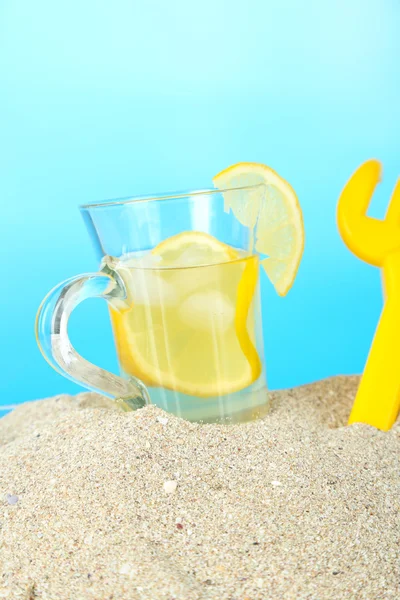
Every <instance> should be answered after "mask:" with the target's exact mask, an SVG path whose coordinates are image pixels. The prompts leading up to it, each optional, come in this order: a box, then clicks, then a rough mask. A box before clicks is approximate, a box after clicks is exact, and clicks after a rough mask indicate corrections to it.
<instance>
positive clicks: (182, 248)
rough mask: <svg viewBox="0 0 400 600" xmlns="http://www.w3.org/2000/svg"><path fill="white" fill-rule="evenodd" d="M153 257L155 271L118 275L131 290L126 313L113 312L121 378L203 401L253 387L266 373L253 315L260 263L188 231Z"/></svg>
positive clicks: (133, 267) (130, 269)
mask: <svg viewBox="0 0 400 600" xmlns="http://www.w3.org/2000/svg"><path fill="white" fill-rule="evenodd" d="M149 254H150V256H149V255H147V257H146V258H147V259H151V258H152V257H153V260H154V264H155V265H156V266H155V267H151V268H149V267H147V268H141V267H140V265H143V261H142V262H140V259H139V260H137V261H136V262H135V260H130V261H128V262H127V263H126V264H125V265H121V267H120V268H119V267H118V266H117V267H116V270H117V271H118V272H119V274H120V275H121V277H122V278H123V279H124V281H125V284H126V287H127V290H128V302H127V306H126V308H125V309H124V310H118V309H115V308H111V320H112V325H113V330H114V336H115V340H116V345H117V351H118V357H119V361H120V364H121V366H122V368H123V370H124V371H125V372H126V373H127V374H128V375H129V374H131V375H134V376H136V377H138V378H139V379H141V380H142V381H143V382H144V383H145V384H147V385H148V386H150V387H165V388H167V389H171V390H175V391H178V392H182V393H184V394H188V395H192V396H198V397H202V398H207V397H216V396H222V395H225V394H230V393H233V392H236V391H239V390H242V389H243V388H246V387H248V386H249V385H251V383H253V382H254V381H255V380H256V379H257V378H258V377H259V375H260V373H261V369H262V366H261V361H260V359H259V356H258V353H257V350H256V342H255V333H256V332H255V310H253V299H254V297H255V292H256V289H257V283H258V257H257V256H248V255H246V254H244V253H241V251H240V250H236V249H234V248H231V247H230V246H227V245H226V244H223V243H222V242H220V241H218V240H217V239H215V238H214V237H212V236H211V235H209V234H205V233H202V232H191V231H190V232H184V233H180V234H178V235H176V236H173V237H171V238H169V239H167V240H165V241H163V242H161V243H160V244H159V245H158V246H156V247H155V248H154V249H153V250H152V251H151V253H149ZM121 262H122V263H123V262H124V261H121ZM147 264H151V260H149V261H148V262H147ZM201 265H204V266H201ZM194 267H195V268H194Z"/></svg>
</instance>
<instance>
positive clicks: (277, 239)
mask: <svg viewBox="0 0 400 600" xmlns="http://www.w3.org/2000/svg"><path fill="white" fill-rule="evenodd" d="M213 183H214V185H215V187H216V188H218V189H220V190H224V191H223V194H224V200H225V210H227V211H229V210H232V212H233V214H234V215H235V217H236V218H237V219H238V220H239V221H240V222H241V223H242V225H245V226H246V227H249V228H251V229H253V228H254V229H255V250H256V251H257V252H259V253H260V254H263V255H266V256H267V258H264V259H263V260H262V261H261V264H262V266H263V267H264V269H265V271H266V273H267V275H268V277H269V279H270V280H271V282H272V284H273V285H274V287H275V289H276V291H277V292H278V294H279V295H280V296H285V295H286V294H287V293H288V291H289V290H290V288H291V287H292V285H293V282H294V280H295V278H296V274H297V270H298V268H299V265H300V261H301V257H302V255H303V249H304V226H303V216H302V211H301V208H300V204H299V201H298V199H297V196H296V193H295V191H294V190H293V188H292V187H291V185H290V184H289V183H288V182H287V181H285V180H284V179H283V178H282V177H280V176H279V175H278V174H277V173H276V172H275V171H273V170H272V169H271V168H270V167H267V166H266V165H263V164H260V163H238V164H236V165H233V166H231V167H228V168H227V169H225V170H224V171H221V172H220V173H218V175H216V176H215V177H214V179H213ZM258 184H263V185H264V186H265V195H261V194H259V193H253V194H252V193H251V191H250V192H249V190H243V193H242V194H240V193H238V192H235V193H229V188H242V187H246V186H253V185H258Z"/></svg>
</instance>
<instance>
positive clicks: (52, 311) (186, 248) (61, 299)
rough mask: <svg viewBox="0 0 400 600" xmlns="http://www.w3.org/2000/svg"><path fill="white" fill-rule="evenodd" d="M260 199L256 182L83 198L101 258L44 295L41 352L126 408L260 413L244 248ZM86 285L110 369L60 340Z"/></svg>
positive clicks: (253, 266)
mask: <svg viewBox="0 0 400 600" xmlns="http://www.w3.org/2000/svg"><path fill="white" fill-rule="evenodd" d="M264 201H265V188H264V186H262V185H255V186H249V187H245V188H235V189H230V190H222V191H219V190H201V191H194V192H188V193H179V194H170V195H165V196H159V197H154V198H153V197H147V198H125V199H121V200H112V201H105V202H100V203H97V204H87V205H84V206H82V207H81V213H82V216H83V218H84V221H85V223H86V226H87V229H88V231H89V235H90V238H91V240H92V242H93V244H94V247H95V251H96V254H97V257H98V260H99V263H100V269H99V272H98V273H89V274H84V275H79V276H77V277H74V278H72V279H70V280H68V281H66V282H63V283H61V284H59V285H58V286H57V287H55V288H54V289H53V290H52V291H51V292H50V293H49V294H48V295H47V297H46V298H45V299H44V301H43V303H42V305H41V307H40V309H39V312H38V316H37V323H36V331H37V339H38V344H39V347H40V349H41V351H42V353H43V355H44V356H45V358H46V360H47V361H48V362H49V363H50V364H51V365H52V366H53V367H54V368H55V369H56V370H58V371H59V372H61V373H62V374H63V375H64V376H66V377H68V378H70V379H72V380H73V381H76V382H78V383H80V384H83V385H84V386H85V387H87V388H88V389H92V390H96V391H100V392H102V393H103V394H106V395H108V396H110V397H112V398H114V399H115V400H116V401H117V402H118V403H119V404H120V406H121V407H122V408H123V409H124V410H131V409H135V408H139V407H141V406H144V405H145V404H148V403H153V404H156V405H157V406H160V407H161V408H163V409H164V410H166V411H168V412H171V413H174V414H176V415H178V416H180V417H183V418H185V419H188V420H191V421H202V422H241V421H246V420H251V419H254V418H257V417H259V416H262V415H263V414H265V413H266V411H267V410H268V394H267V386H266V376H265V366H264V352H263V337H262V323H261V303H260V290H259V256H258V254H257V253H256V252H255V250H254V227H255V225H256V223H257V219H258V211H259V207H260V206H261V204H262V202H264ZM232 206H235V207H236V210H235V215H236V216H235V215H234V214H233V212H232V210H231V209H230V207H232ZM237 207H240V210H238V209H237ZM160 244H161V245H160ZM171 257H173V258H171ZM177 257H178V258H177ZM88 297H102V298H104V299H105V300H106V301H107V302H108V304H109V309H110V317H111V322H112V326H113V332H114V339H115V344H116V350H117V354H118V359H119V365H120V376H117V375H114V374H112V373H109V372H107V371H105V370H103V369H101V368H99V367H97V366H95V365H93V364H91V363H89V362H88V361H86V360H85V359H84V358H82V357H81V356H80V355H79V354H78V353H77V352H76V350H75V349H74V348H73V347H72V345H71V343H70V341H69V338H68V332H67V328H68V319H69V315H70V314H71V312H72V310H73V309H74V308H75V306H77V304H79V303H80V302H82V301H83V300H84V299H86V298H88Z"/></svg>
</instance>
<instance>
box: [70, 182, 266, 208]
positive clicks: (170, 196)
mask: <svg viewBox="0 0 400 600" xmlns="http://www.w3.org/2000/svg"><path fill="white" fill-rule="evenodd" d="M262 187H264V188H265V184H264V183H255V184H252V185H244V186H238V187H231V188H224V189H217V188H205V189H200V190H189V191H178V192H166V193H165V194H150V195H140V196H126V197H124V198H115V199H106V200H100V201H94V202H86V203H85V204H80V205H79V209H80V210H89V209H93V208H103V207H111V206H121V205H124V204H134V203H139V202H155V201H157V200H179V199H182V198H188V197H191V196H193V197H196V196H211V195H213V194H224V193H225V192H237V191H242V190H254V189H257V188H262Z"/></svg>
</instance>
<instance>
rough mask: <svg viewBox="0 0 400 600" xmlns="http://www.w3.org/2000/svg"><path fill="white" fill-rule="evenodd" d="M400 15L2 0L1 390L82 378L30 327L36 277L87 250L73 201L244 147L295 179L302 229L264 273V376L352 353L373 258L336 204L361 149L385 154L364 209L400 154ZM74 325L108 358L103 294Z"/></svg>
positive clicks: (81, 260)
mask: <svg viewBox="0 0 400 600" xmlns="http://www.w3.org/2000/svg"><path fill="white" fill-rule="evenodd" d="M399 31H400V3H399V2H398V0H369V1H368V0H335V2H322V1H321V0H311V1H310V0H309V1H306V2H300V1H295V0H279V1H278V0H276V1H274V2H272V1H267V0H247V1H246V2H243V0H241V1H240V2H237V1H235V0H231V1H230V2H225V1H222V0H202V2H190V1H188V0H169V1H168V2H167V1H165V0H153V1H152V2H150V1H149V2H147V1H144V0H142V1H136V2H135V1H133V0H130V1H128V0H114V1H113V2H110V1H109V0H107V1H104V0H86V1H85V2H81V1H79V2H78V1H77V0H69V1H68V2H54V0H35V2H32V0H0V82H1V95H0V120H1V133H0V152H1V156H0V159H1V160H0V202H1V211H0V250H1V272H2V274H1V280H0V281H1V295H0V307H1V318H0V328H1V329H0V335H1V345H0V364H1V378H0V386H1V392H2V393H1V395H0V404H1V403H3V404H11V403H14V402H16V403H18V402H22V401H25V400H30V399H34V398H39V397H44V396H50V395H52V394H57V393H61V392H71V393H75V392H77V391H79V390H80V388H79V387H78V386H75V385H74V384H72V383H71V382H69V381H67V380H66V379H63V378H62V377H61V376H60V375H58V374H57V373H56V372H54V371H52V370H51V368H50V367H49V366H48V365H47V363H46V362H45V361H44V360H43V358H42V357H41V355H40V353H39V351H38V349H37V347H36V342H35V339H34V334H33V324H34V318H35V313H36V309H37V307H38V305H39V303H40V301H41V299H42V297H43V296H44V295H45V293H47V291H48V290H49V289H50V288H51V287H53V285H55V284H56V283H57V282H59V281H60V280H62V279H64V278H67V277H69V276H71V275H74V274H76V273H79V272H83V271H88V270H96V268H97V264H96V261H95V257H94V252H93V250H92V247H91V244H90V242H89V239H88V237H87V233H86V231H85V229H84V225H83V222H82V220H81V217H80V215H79V212H78V210H77V206H78V204H79V203H82V202H86V201H93V200H98V199H103V198H112V197H118V196H126V195H129V194H142V193H152V192H161V191H165V190H179V189H189V188H191V187H198V186H208V185H210V180H211V177H212V176H213V175H214V174H215V173H217V172H218V171H219V170H220V169H222V168H224V167H226V166H227V165H229V164H232V163H235V162H237V161H246V160H249V161H259V162H264V163H266V164H268V165H270V166H272V167H273V168H274V169H276V170H277V171H278V172H279V173H280V174H281V175H282V176H284V177H285V178H287V179H288V180H289V181H290V182H291V183H292V184H293V186H294V188H295V189H296V191H297V192H298V195H299V198H300V201H301V204H302V207H303V211H304V218H305V225H306V234H307V246H306V251H305V255H304V260H303V263H302V266H301V268H300V271H299V275H298V280H297V282H296V284H295V286H294V288H293V290H292V292H291V293H290V295H289V296H288V297H287V298H285V299H280V298H278V297H277V296H276V294H275V292H274V290H273V289H272V287H271V286H270V285H269V283H268V282H267V281H266V280H265V279H264V280H263V288H264V308H265V311H264V313H265V314H264V328H265V337H266V351H267V371H268V375H269V384H270V387H271V388H279V387H286V386H293V385H298V384H301V383H304V382H309V381H312V380H315V379H318V378H322V377H326V376H328V375H334V374H340V373H354V372H360V371H361V370H362V368H363V364H364V361H365V358H366V354H367V351H368V347H369V344H370V341H371V338H372V335H373V331H374V328H375V325H376V321H377V318H378V315H379V312H380V308H381V290H380V278H379V273H378V271H377V270H376V269H374V268H373V267H369V266H368V265H365V264H363V263H361V262H359V261H358V260H357V259H356V258H355V257H353V256H352V255H351V254H350V253H349V252H348V251H347V249H346V248H345V247H344V245H343V244H342V242H341V240H340V238H339V235H338V233H337V230H336V225H335V208H336V202H337V198H338V195H339V193H340V191H341V189H342V187H343V185H344V183H345V182H346V180H347V179H348V178H349V176H350V174H351V173H352V171H353V170H354V169H355V168H356V167H357V166H358V165H359V164H360V163H361V162H362V161H364V160H365V159H367V158H370V157H377V158H379V159H381V161H382V162H383V164H384V169H385V174H384V177H385V179H384V182H383V184H382V185H381V186H380V188H379V191H378V192H377V194H376V197H375V198H374V202H373V205H372V208H371V214H374V215H375V216H383V213H384V207H385V205H386V204H387V202H388V199H389V195H390V192H391V190H392V189H393V186H394V183H395V180H396V178H397V176H398V175H399V174H400V68H399V64H400V62H399V59H400V36H399ZM71 329H72V332H71V335H72V339H73V341H74V343H75V345H76V346H77V348H78V349H79V350H80V351H81V353H82V354H84V355H85V356H86V357H87V358H89V359H90V360H92V361H94V362H96V363H97V364H100V365H102V366H104V367H107V368H109V369H112V370H116V359H115V355H114V350H113V345H112V339H111V330H110V326H109V324H108V319H107V311H106V307H105V305H104V303H102V301H100V300H97V301H96V300H95V301H89V302H88V303H87V304H86V305H84V306H82V307H79V309H78V310H77V311H76V314H75V315H74V317H73V322H72V327H71Z"/></svg>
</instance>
